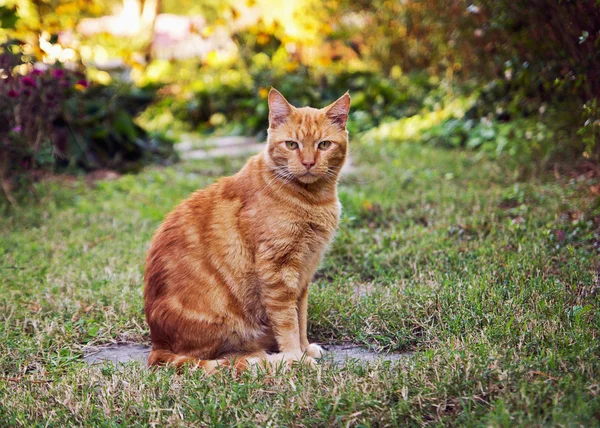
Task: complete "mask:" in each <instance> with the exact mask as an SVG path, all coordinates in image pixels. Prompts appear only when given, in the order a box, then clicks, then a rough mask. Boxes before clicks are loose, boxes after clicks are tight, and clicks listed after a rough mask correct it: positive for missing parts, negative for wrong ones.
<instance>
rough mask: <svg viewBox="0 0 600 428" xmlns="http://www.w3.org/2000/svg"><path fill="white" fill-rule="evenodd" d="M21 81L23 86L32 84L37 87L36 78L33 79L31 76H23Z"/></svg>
mask: <svg viewBox="0 0 600 428" xmlns="http://www.w3.org/2000/svg"><path fill="white" fill-rule="evenodd" d="M21 83H22V84H23V86H31V87H33V88H35V80H33V79H32V78H31V77H29V76H25V77H23V78H22V79H21Z"/></svg>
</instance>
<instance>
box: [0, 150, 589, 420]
mask: <svg viewBox="0 0 600 428" xmlns="http://www.w3.org/2000/svg"><path fill="white" fill-rule="evenodd" d="M353 160H354V164H355V165H356V169H355V170H354V171H353V172H352V173H351V174H350V175H348V176H347V177H346V178H345V179H344V180H343V182H342V184H341V191H340V198H341V200H342V204H343V206H344V214H343V219H342V223H341V226H340V229H339V232H338V234H337V238H336V241H335V243H334V244H333V246H332V248H331V251H330V252H329V254H328V256H327V257H326V259H325V260H324V262H323V265H322V267H321V269H320V270H319V271H318V273H317V275H316V277H315V280H314V281H313V285H312V287H311V292H310V298H309V337H310V338H311V339H312V340H314V341H317V342H320V343H325V344H332V343H354V344H359V345H361V346H364V347H367V348H370V349H372V350H376V351H379V352H407V353H410V354H409V356H407V357H406V358H404V359H401V360H400V361H399V362H397V363H390V362H377V363H371V364H367V365H365V364H362V363H350V364H348V365H346V366H334V365H332V364H331V363H330V362H328V361H324V362H323V363H322V364H321V365H320V367H319V368H318V369H316V370H311V369H310V368H305V367H303V368H295V369H294V370H291V371H288V372H286V373H278V374H265V373H258V374H252V373H245V374H243V375H241V376H240V377H238V378H235V377H234V376H233V374H231V373H229V372H227V371H223V372H221V373H218V374H216V375H213V376H210V377H208V376H206V375H204V374H203V373H202V372H192V371H189V372H188V371H186V372H183V373H176V372H175V371H173V370H172V369H169V368H161V369H157V370H152V371H150V370H148V369H146V367H144V366H143V365H142V364H138V363H131V364H127V365H125V366H120V367H115V366H111V365H106V366H94V367H89V366H88V365H87V364H86V363H85V362H84V361H83V359H82V355H83V352H84V349H85V347H86V346H89V345H99V344H104V343H110V342H136V343H142V344H149V334H148V328H147V326H146V325H145V321H144V315H143V297H142V296H143V281H142V274H143V267H144V256H145V252H146V250H147V249H148V245H149V242H150V238H151V236H152V234H153V232H154V230H155V229H156V227H157V225H158V224H159V223H160V221H161V220H162V218H163V216H164V215H165V214H166V213H167V212H168V211H170V210H171V209H172V208H173V207H174V206H175V205H176V204H177V203H178V202H179V201H180V200H181V199H182V198H184V197H185V196H187V195H188V194H189V193H190V192H191V191H193V190H194V189H196V188H199V187H204V186H206V185H208V184H209V183H211V182H213V181H214V180H216V179H217V177H219V176H222V175H227V174H230V173H232V172H234V171H236V170H237V169H238V168H239V167H240V166H241V165H242V164H243V160H219V161H202V162H181V163H179V164H177V165H175V166H172V167H168V168H157V167H154V168H148V169H146V170H145V171H143V172H142V173H140V174H138V175H126V176H123V177H121V178H119V179H118V180H115V181H97V182H95V183H92V184H91V183H89V182H86V181H85V180H83V179H82V180H79V181H66V182H62V183H58V182H56V183H45V184H43V185H40V186H38V187H37V188H36V194H37V199H38V202H37V203H36V204H33V205H27V206H25V207H21V208H19V209H15V210H12V211H11V212H10V213H9V214H5V215H4V216H3V217H2V218H1V219H0V233H1V236H2V239H1V241H0V255H1V258H0V425H3V426H6V425H26V426H32V425H39V426H64V425H85V426H96V425H97V426H115V425H148V424H150V425H153V424H156V425H159V426H161V425H163V424H173V425H186V426H189V425H192V426H198V425H222V426H227V425H231V424H233V423H237V424H239V425H242V426H250V425H269V424H270V425H274V426H282V425H283V426H285V425H288V426H322V425H351V426H388V425H401V426H406V425H423V424H453V425H458V424H461V425H462V424H464V425H485V426H490V425H491V426H513V425H535V426H539V425H564V426H573V425H581V426H594V425H596V426H598V425H600V396H599V395H600V358H599V356H600V337H599V334H600V292H599V290H600V284H599V279H598V275H599V274H598V271H599V269H600V263H599V261H598V260H599V258H598V251H599V249H600V248H599V241H600V238H599V227H600V201H599V198H598V195H597V194H595V193H594V190H595V189H598V187H594V186H598V185H599V183H600V181H599V180H598V179H594V178H585V177H583V176H579V177H578V176H577V175H573V176H571V175H565V176H559V177H555V176H554V175H553V174H550V175H545V174H543V173H542V174H536V175H530V176H529V177H527V178H523V177H524V176H523V175H522V174H517V173H516V172H515V171H514V170H512V169H511V168H509V167H508V166H507V165H504V164H503V163H502V162H492V161H488V160H486V159H485V158H482V157H481V156H478V155H477V154H475V153H469V152H464V151H445V150H441V149H437V148H432V147H427V146H422V145H414V144H402V145H399V144H394V143H393V142H388V143H380V144H377V145H370V144H369V143H368V141H362V142H358V141H357V142H355V143H354V151H353Z"/></svg>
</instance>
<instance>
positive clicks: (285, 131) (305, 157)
mask: <svg viewBox="0 0 600 428" xmlns="http://www.w3.org/2000/svg"><path fill="white" fill-rule="evenodd" d="M349 109H350V95H349V94H348V93H347V92H346V93H345V94H344V95H343V96H342V97H341V98H340V99H338V100H337V101H336V102H334V103H332V104H330V105H328V106H327V107H324V108H322V109H315V108H312V107H302V108H296V107H294V106H293V105H291V104H290V103H288V102H287V100H286V99H285V98H284V97H283V95H281V94H280V93H279V92H278V91H277V90H275V89H271V92H269V131H268V132H269V136H268V138H267V145H268V147H267V152H266V153H265V155H266V156H265V157H266V161H267V164H268V166H269V168H271V169H272V170H274V171H275V172H276V173H277V174H278V175H279V176H280V177H282V178H283V179H290V180H292V179H296V180H298V181H300V182H302V183H314V182H316V181H318V180H331V181H335V178H336V177H337V175H338V173H339V171H340V169H341V168H342V166H343V165H344V161H345V160H346V152H347V150H348V131H347V130H346V121H347V120H348V111H349Z"/></svg>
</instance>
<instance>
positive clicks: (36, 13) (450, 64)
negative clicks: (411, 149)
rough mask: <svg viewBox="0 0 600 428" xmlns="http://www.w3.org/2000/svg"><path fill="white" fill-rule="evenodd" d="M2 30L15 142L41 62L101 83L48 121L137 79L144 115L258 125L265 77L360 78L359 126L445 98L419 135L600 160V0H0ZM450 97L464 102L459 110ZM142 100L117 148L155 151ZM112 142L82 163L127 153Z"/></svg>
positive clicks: (189, 126)
mask: <svg viewBox="0 0 600 428" xmlns="http://www.w3.org/2000/svg"><path fill="white" fill-rule="evenodd" d="M0 43H1V44H2V48H1V50H0V55H3V60H2V61H3V62H2V64H4V65H3V66H0V68H1V70H0V72H1V73H2V75H3V76H4V77H3V80H2V82H3V83H2V84H3V86H2V87H1V88H0V102H1V103H2V104H3V105H4V106H6V108H5V113H4V114H5V115H7V117H8V119H6V120H8V121H9V122H10V123H12V124H13V125H12V127H11V128H10V129H9V131H5V134H4V135H0V137H1V138H2V141H4V143H3V144H4V146H5V147H12V146H11V144H12V145H13V146H14V144H17V143H15V142H16V141H19V142H20V143H19V144H23V141H24V140H23V135H22V134H21V135H16V133H15V129H21V128H23V127H22V126H21V124H20V121H23V120H24V119H23V118H22V113H21V112H20V111H19V107H18V106H19V105H37V104H39V103H37V104H36V102H35V100H33V99H29V98H28V99H25V98H23V97H24V96H25V95H24V94H28V95H26V96H28V97H31V96H33V95H31V94H32V93H34V92H35V94H38V95H35V96H40V97H46V95H44V94H47V93H48V92H47V91H45V90H42V89H43V88H36V89H39V90H38V91H37V92H36V91H32V89H31V88H21V87H20V86H19V85H21V84H22V82H23V80H22V78H23V77H31V78H32V79H33V81H34V82H37V83H36V85H37V84H38V83H39V84H40V85H45V84H46V83H43V82H46V80H44V79H46V78H45V77H44V76H46V75H41V74H39V73H42V72H44V73H52V72H53V71H52V69H63V68H68V69H70V70H73V71H75V72H77V73H80V74H81V75H82V76H85V79H87V80H86V81H90V82H91V83H92V84H91V86H90V89H89V94H88V89H87V87H86V90H85V91H81V90H76V91H67V92H64V97H63V98H64V99H63V98H61V99H62V101H61V102H62V103H64V105H56V106H55V105H53V107H52V108H53V111H54V112H55V113H54V119H53V120H56V118H57V117H58V116H60V117H61V118H62V119H63V120H66V119H65V118H67V119H68V118H69V117H70V118H71V119H70V121H71V123H82V122H81V121H79V119H78V118H75V117H73V116H72V113H69V114H67V112H69V107H68V106H72V105H73V103H75V101H73V100H72V99H77V100H79V101H77V102H83V100H84V99H86V100H87V101H89V102H92V101H93V100H91V99H90V97H91V96H92V94H94V93H95V94H99V96H100V94H109V93H121V92H122V91H125V92H126V93H129V91H130V90H133V92H132V93H135V91H136V88H134V87H133V86H138V87H143V88H144V89H143V90H144V91H147V92H146V95H144V96H143V97H142V98H144V99H153V100H154V103H153V104H152V105H151V106H150V107H148V108H147V109H146V110H145V111H144V112H143V113H142V117H141V118H140V119H139V120H138V119H136V120H137V122H138V123H142V124H144V125H145V126H147V127H148V128H150V129H154V130H158V131H164V130H173V129H175V128H177V129H181V130H184V131H190V130H195V131H200V132H221V133H233V134H258V135H260V133H261V132H264V128H265V127H266V124H267V112H266V106H265V97H266V93H267V92H268V89H269V87H271V86H277V87H278V88H280V89H281V90H283V91H284V92H285V93H286V96H288V97H289V99H290V100H291V101H292V102H295V103H298V104H312V105H317V106H318V105H324V104H325V103H327V102H330V101H332V100H333V99H334V98H337V97H338V96H339V95H340V94H341V93H343V92H345V91H346V90H348V89H350V90H351V92H352V95H353V105H352V115H351V117H350V121H349V126H350V127H351V131H352V132H363V131H367V130H369V129H371V128H377V127H381V129H382V130H383V131H382V132H384V134H385V135H399V133H401V132H400V131H398V130H395V131H394V130H393V127H394V126H396V127H400V128H401V127H402V126H405V124H406V123H407V122H403V121H402V120H403V118H410V117H413V116H414V117H416V116H417V115H420V117H421V118H425V117H430V116H427V115H428V114H429V113H435V117H437V118H438V119H437V120H438V122H440V121H442V122H440V123H437V124H436V125H435V126H433V127H432V128H431V130H430V132H428V133H426V134H424V135H423V137H422V140H423V141H433V142H436V143H440V144H445V145H449V146H453V147H467V148H481V147H491V150H490V152H491V153H495V154H496V155H498V154H500V153H525V154H527V156H529V157H535V156H537V157H543V158H547V157H548V154H549V153H551V152H552V153H559V152H560V153H565V152H570V153H571V154H575V155H581V154H583V155H584V156H586V157H588V158H593V159H595V160H596V161H597V160H598V152H599V147H600V144H597V141H598V138H599V136H600V101H598V100H599V99H600V0H577V1H575V0H530V1H511V0H477V1H470V0H469V1H468V0H445V1H442V0H403V1H390V0H372V1H365V0H298V1H294V2H282V1H280V0H278V1H275V0H224V1H219V0H202V1H189V0H178V1H174V0H109V1H100V0H0ZM15 58H17V59H18V61H16V62H15V61H14V59H15ZM40 67H41V69H40ZM48 67H50V68H52V69H51V70H49V71H46V70H45V69H46V68H48ZM32 73H38V74H36V75H32ZM51 80H52V79H50V80H49V82H50V81H51ZM79 80H81V79H79ZM120 80H124V81H125V82H124V86H123V82H121V83H119V81H120ZM76 81H78V79H76V78H75V77H74V78H73V79H72V81H71V83H68V82H67V81H66V80H65V81H64V82H63V85H68V84H73V82H76ZM48 84H50V83H48ZM94 85H99V87H98V88H94ZM111 85H115V87H116V85H120V86H119V87H120V88H121V89H119V90H118V91H117V92H114V89H111V88H110V86H111ZM132 85H133V86H132ZM100 86H104V87H105V88H104V89H100ZM126 87H128V88H129V89H123V88H126ZM157 90H158V92H156V91H157ZM119 91H121V92H119ZM15 93H17V96H16V97H15ZM148 97H149V98H148ZM456 97H462V98H461V99H462V100H463V101H461V103H462V104H461V105H466V106H465V108H458V109H456V108H454V107H453V108H454V110H453V112H452V113H450V110H448V106H456V104H455V103H454V101H453V99H454V98H456ZM44 99H45V98H44ZM110 99H111V100H113V101H114V100H120V101H116V102H117V103H120V102H123V103H126V102H128V101H127V99H128V98H127V97H116V98H110ZM40 102H41V101H40ZM53 102H54V101H53ZM101 103H102V102H101ZM92 104H93V103H92ZM147 104H148V103H147V102H146V101H144V102H142V103H141V104H140V106H142V105H143V106H144V107H145V106H146V105H147ZM141 110H142V109H140V108H136V109H127V108H126V109H119V107H118V106H115V110H114V111H123V112H126V113H123V114H121V113H119V114H117V115H116V116H113V115H111V114H108V115H107V116H106V119H103V120H105V121H104V122H103V124H102V126H106V124H107V123H111V122H110V120H113V119H110V118H112V117H118V118H119V119H118V120H119V121H120V122H121V129H123V130H125V131H127V130H128V131H127V132H125V134H127V135H128V137H127V135H126V137H125V138H122V136H119V137H114V136H113V137H114V138H113V140H114V141H115V142H114V144H113V143H111V144H112V146H111V147H112V148H111V150H109V152H110V153H113V155H115V156H116V154H119V153H120V154H119V155H118V156H121V158H122V156H123V151H121V150H119V149H118V148H117V146H118V145H119V144H123V145H125V146H127V145H130V144H131V142H132V141H137V143H136V144H137V145H138V146H139V147H140V148H141V149H140V150H141V151H143V150H145V149H144V147H147V144H146V143H142V141H143V140H144V139H145V135H144V134H143V130H142V129H141V128H139V125H137V124H136V125H135V126H136V128H135V133H133V132H131V130H132V129H134V127H133V125H132V123H133V122H132V121H133V120H134V116H136V115H137V114H138V113H139V112H140V111H141ZM125 114H127V115H128V119H127V120H125V119H124V115H125ZM43 120H49V119H48V118H44V119H43ZM107 120H108V122H106V121H107ZM115 120H116V119H115ZM427 120H429V119H427ZM124 121H125V122H127V123H128V125H127V126H124V125H123V123H125V122H124ZM59 122H60V123H62V122H61V121H59ZM130 122H131V123H130ZM425 122H427V121H425ZM425 122H422V123H425ZM7 123H8V122H7ZM32 123H37V122H35V121H34V122H32ZM50 125H52V124H50ZM50 125H48V124H46V125H44V126H41V125H40V126H37V127H35V129H34V128H31V129H29V128H28V129H29V131H28V132H32V133H39V132H41V130H44V129H52V126H54V125H52V126H50ZM48 126H49V127H48ZM420 127H422V125H419V128H420ZM400 128H398V129H400ZM516 128H518V129H516ZM7 132H8V133H7ZM61 132H62V131H61ZM73 133H75V131H73ZM55 134H56V133H54V134H53V133H52V132H49V134H48V135H55ZM58 134H61V133H60V132H59V133H58ZM58 134H56V135H58ZM63 134H64V133H63ZM63 134H61V135H63ZM384 134H382V135H384ZM409 134H410V133H409ZM32 135H33V134H32ZM36 135H37V134H36ZM80 135H83V134H81V133H80ZM532 135H534V137H532ZM61 138H63V139H64V135H63V136H62V137H61ZM86 138H87V137H86ZM79 139H80V140H81V139H85V138H84V137H80V138H79ZM87 139H88V140H90V144H91V145H92V146H101V145H102V143H101V141H100V140H101V139H102V137H101V136H100V137H98V136H96V137H93V138H92V137H89V138H87ZM92 140H93V142H92ZM25 143H27V141H26V142H25ZM48 144H49V146H50V147H52V146H54V147H56V142H54V143H53V142H52V141H50V140H48ZM115 145H116V146H115ZM39 146H40V145H39V144H37V143H36V144H35V148H31V147H30V148H29V149H28V150H25V151H23V150H20V149H19V150H12V153H13V154H14V153H21V155H19V156H21V157H19V156H16V157H14V158H11V159H12V161H11V162H13V163H14V162H17V163H18V164H19V165H32V164H34V163H35V162H31V159H35V156H36V153H34V152H36V150H39ZM92 146H89V147H88V148H89V150H91V151H92V152H93V150H92ZM113 146H114V147H113ZM148 147H149V146H148ZM507 147H508V148H510V150H506V148H507ZM136 150H137V149H136ZM9 151H10V150H9ZM5 152H6V150H5ZM125 152H130V150H129V149H127V150H125ZM56 153H58V151H56ZM90 153H91V152H90ZM136 153H137V152H136ZM23 156H25V157H23ZM61 156H64V153H62V154H61ZM74 156H75V155H74ZM110 156H112V155H109V156H108V158H107V160H106V161H105V162H100V163H98V162H96V163H94V162H82V161H77V162H76V163H79V164H82V165H86V168H89V167H90V165H91V164H98V165H113V164H119V162H120V161H119V160H117V161H114V162H113V161H112V160H110V159H109V158H110ZM75 157H77V156H75ZM80 158H81V157H80ZM121 158H120V159H121ZM4 159H5V163H6V159H7V157H6V156H4ZM19 159H20V160H19ZM28 159H29V160H28ZM523 159H526V158H523ZM71 163H72V162H71ZM38 164H39V162H38ZM21 169H22V168H21ZM4 170H10V168H9V167H6V166H5V167H4Z"/></svg>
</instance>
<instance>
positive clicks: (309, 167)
mask: <svg viewBox="0 0 600 428" xmlns="http://www.w3.org/2000/svg"><path fill="white" fill-rule="evenodd" d="M314 164H315V162H314V161H312V162H302V165H304V166H305V167H306V170H307V171H309V170H310V169H311V168H312V167H313V166H314Z"/></svg>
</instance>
